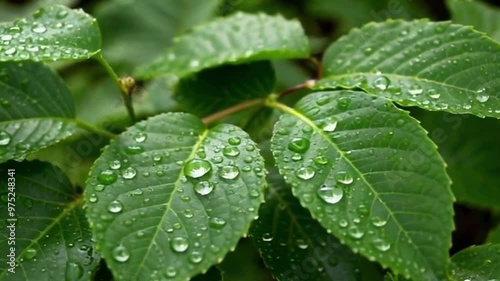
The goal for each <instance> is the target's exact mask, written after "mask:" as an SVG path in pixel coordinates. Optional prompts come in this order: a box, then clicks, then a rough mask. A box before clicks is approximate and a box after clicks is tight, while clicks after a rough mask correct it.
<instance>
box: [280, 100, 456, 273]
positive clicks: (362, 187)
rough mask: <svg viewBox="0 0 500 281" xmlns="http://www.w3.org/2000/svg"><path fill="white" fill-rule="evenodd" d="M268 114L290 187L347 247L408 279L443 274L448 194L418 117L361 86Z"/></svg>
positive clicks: (448, 224)
mask: <svg viewBox="0 0 500 281" xmlns="http://www.w3.org/2000/svg"><path fill="white" fill-rule="evenodd" d="M274 107H276V108H278V109H281V110H283V111H284V112H285V114H284V115H283V116H282V118H281V119H280V121H279V122H278V123H276V125H275V129H274V135H273V139H272V150H273V155H274V157H275V159H276V163H277V165H278V167H279V168H280V173H281V174H282V175H283V176H284V177H285V180H286V181H287V182H288V183H290V184H291V185H292V186H293V193H294V195H295V196H296V197H298V198H299V199H300V201H301V204H302V205H304V206H306V207H307V208H308V209H309V210H310V212H311V214H312V216H313V217H314V218H315V219H317V220H318V221H319V222H320V223H321V225H322V226H323V227H325V228H326V229H328V230H329V231H331V232H332V233H333V234H335V235H336V236H337V237H338V238H339V239H340V240H341V242H343V243H345V244H347V245H349V246H350V247H351V248H352V249H353V250H354V251H355V252H358V251H359V252H360V253H361V254H363V255H365V256H367V257H368V258H369V259H371V260H376V261H378V262H380V263H381V264H382V265H384V266H388V267H390V268H391V269H392V270H393V271H394V272H396V273H401V274H403V275H406V276H410V277H411V278H412V279H413V280H414V281H438V280H439V281H440V280H446V279H447V274H448V249H449V247H450V246H451V237H450V233H451V231H452V229H453V220H452V217H453V209H452V202H453V195H452V193H451V191H450V181H449V179H448V177H447V175H446V172H445V169H444V162H443V160H442V159H441V157H440V156H439V154H438V153H437V151H436V146H435V145H434V144H433V143H432V142H431V141H430V140H429V139H428V138H427V136H426V134H425V131H424V130H423V129H422V128H421V127H420V126H419V125H418V123H417V121H416V120H414V119H412V118H411V117H409V116H408V114H407V113H406V112H404V111H401V110H399V109H397V108H395V107H394V105H393V104H392V103H390V102H388V101H387V100H385V99H381V98H377V97H373V96H369V95H366V94H363V93H361V92H320V93H314V94H310V95H308V96H306V97H305V98H303V99H302V100H301V101H299V103H298V104H297V105H296V106H295V108H293V109H292V108H289V107H286V106H284V105H282V104H274Z"/></svg>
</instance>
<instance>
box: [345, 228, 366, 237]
mask: <svg viewBox="0 0 500 281" xmlns="http://www.w3.org/2000/svg"><path fill="white" fill-rule="evenodd" d="M347 233H348V234H349V236H351V238H354V239H361V238H363V236H364V235H365V233H364V232H363V231H361V230H360V229H359V228H358V227H357V226H351V227H350V228H349V229H348V230H347Z"/></svg>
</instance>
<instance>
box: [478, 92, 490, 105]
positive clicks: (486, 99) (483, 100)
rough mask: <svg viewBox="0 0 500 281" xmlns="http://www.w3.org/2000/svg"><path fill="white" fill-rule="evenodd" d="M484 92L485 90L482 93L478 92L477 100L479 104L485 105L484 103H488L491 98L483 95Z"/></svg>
mask: <svg viewBox="0 0 500 281" xmlns="http://www.w3.org/2000/svg"><path fill="white" fill-rule="evenodd" d="M483 92H484V89H483V90H482V91H478V92H477V96H476V100H477V101H478V102H481V103H483V102H487V101H488V100H489V99H490V96H489V95H487V94H485V93H483Z"/></svg>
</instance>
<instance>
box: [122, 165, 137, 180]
mask: <svg viewBox="0 0 500 281" xmlns="http://www.w3.org/2000/svg"><path fill="white" fill-rule="evenodd" d="M136 175H137V171H136V170H135V169H134V168H132V167H128V168H127V169H125V170H124V171H123V172H122V176H123V178H124V179H126V180H130V179H133V178H135V176H136Z"/></svg>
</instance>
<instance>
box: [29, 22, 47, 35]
mask: <svg viewBox="0 0 500 281" xmlns="http://www.w3.org/2000/svg"><path fill="white" fill-rule="evenodd" d="M31 31H33V32H35V33H45V32H46V31H47V28H46V27H45V26H44V25H43V24H37V25H34V26H33V28H32V29H31Z"/></svg>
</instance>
